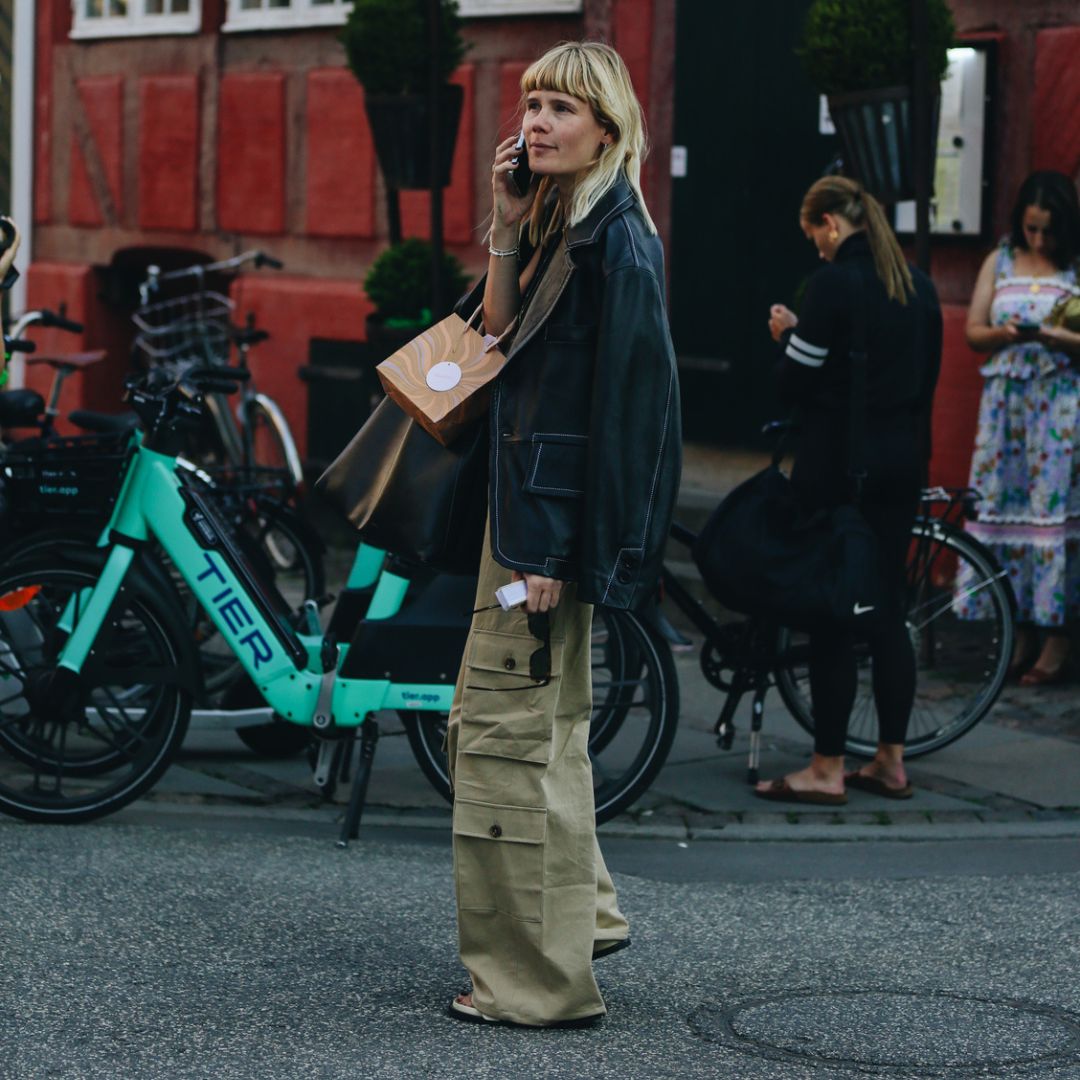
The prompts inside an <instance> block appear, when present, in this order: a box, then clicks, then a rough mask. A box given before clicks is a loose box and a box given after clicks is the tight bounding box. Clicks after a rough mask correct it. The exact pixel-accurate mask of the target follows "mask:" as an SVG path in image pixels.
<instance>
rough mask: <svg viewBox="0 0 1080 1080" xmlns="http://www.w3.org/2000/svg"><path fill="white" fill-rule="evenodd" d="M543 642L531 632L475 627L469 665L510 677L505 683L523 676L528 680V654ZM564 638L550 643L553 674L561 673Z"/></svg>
mask: <svg viewBox="0 0 1080 1080" xmlns="http://www.w3.org/2000/svg"><path fill="white" fill-rule="evenodd" d="M542 645H543V642H541V641H540V640H538V639H537V638H534V637H533V636H532V634H506V633H501V632H496V631H493V630H474V631H473V643H472V649H471V651H470V652H469V660H468V666H469V667H470V668H473V669H474V670H477V671H492V672H498V673H499V674H500V675H505V676H507V677H508V678H507V679H506V681H505V682H504V684H503V685H505V686H507V687H510V686H514V685H516V684H517V683H518V682H519V681H520V680H522V679H524V680H525V681H528V680H529V679H530V675H529V658H530V657H531V656H532V654H533V653H534V652H536V650H537V649H539V648H541V647H542ZM561 651H562V642H561V641H552V643H551V674H552V676H555V675H557V674H558V673H559V670H560V668H559V659H560V655H561Z"/></svg>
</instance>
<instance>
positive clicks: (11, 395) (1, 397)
mask: <svg viewBox="0 0 1080 1080" xmlns="http://www.w3.org/2000/svg"><path fill="white" fill-rule="evenodd" d="M44 411H45V399H44V398H43V397H42V396H41V395H40V394H39V393H38V392H37V391H36V390H7V391H5V392H4V393H3V394H0V427H31V426H33V427H36V426H37V422H38V417H39V416H41V414H42V413H43V412H44Z"/></svg>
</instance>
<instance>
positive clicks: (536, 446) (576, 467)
mask: <svg viewBox="0 0 1080 1080" xmlns="http://www.w3.org/2000/svg"><path fill="white" fill-rule="evenodd" d="M588 446H589V440H588V438H587V437H586V436H584V435H561V434H557V433H554V432H552V433H537V434H536V435H534V436H533V437H532V450H531V452H530V454H529V467H528V470H527V471H526V473H525V490H526V491H531V492H534V493H535V494H537V495H556V496H562V497H564V498H577V497H578V496H581V495H584V494H585V469H586V464H587V461H588V452H589V451H588Z"/></svg>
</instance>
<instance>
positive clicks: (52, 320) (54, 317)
mask: <svg viewBox="0 0 1080 1080" xmlns="http://www.w3.org/2000/svg"><path fill="white" fill-rule="evenodd" d="M39 321H40V323H41V325H42V326H52V327H55V328H56V329H57V330H66V331H67V332H68V333H69V334H81V333H82V332H83V330H84V329H85V328H84V326H83V324H82V323H81V322H76V321H75V320H74V319H69V318H67V317H66V316H64V315H58V314H57V313H56V312H55V311H49V310H48V308H44V309H43V310H42V312H41V319H40V320H39Z"/></svg>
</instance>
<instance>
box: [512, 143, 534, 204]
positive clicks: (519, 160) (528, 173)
mask: <svg viewBox="0 0 1080 1080" xmlns="http://www.w3.org/2000/svg"><path fill="white" fill-rule="evenodd" d="M514 153H515V154H516V155H517V157H513V158H511V159H510V161H511V162H512V163H513V165H514V171H513V172H512V173H511V174H510V178H511V180H512V181H513V184H514V187H515V188H517V193H518V194H519V195H526V194H528V191H529V186H530V185H531V184H532V178H533V174H532V169H530V168H529V153H528V150H527V149H526V147H525V132H524V131H522V132H521V134H520V135H519V136H518V140H517V142H516V143H514Z"/></svg>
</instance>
